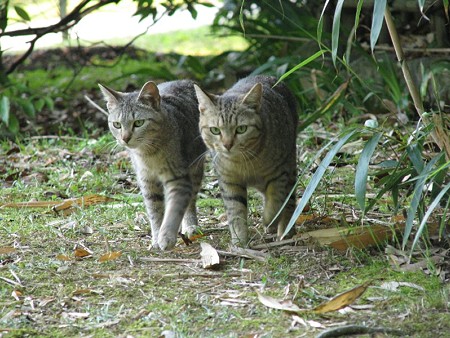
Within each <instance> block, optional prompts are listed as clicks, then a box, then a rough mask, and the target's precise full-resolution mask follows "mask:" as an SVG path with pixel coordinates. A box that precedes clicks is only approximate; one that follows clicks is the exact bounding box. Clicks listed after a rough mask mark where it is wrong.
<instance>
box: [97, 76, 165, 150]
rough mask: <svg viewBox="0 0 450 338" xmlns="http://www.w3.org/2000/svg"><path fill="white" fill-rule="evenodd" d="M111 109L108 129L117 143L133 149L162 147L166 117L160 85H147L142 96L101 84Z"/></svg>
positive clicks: (143, 88)
mask: <svg viewBox="0 0 450 338" xmlns="http://www.w3.org/2000/svg"><path fill="white" fill-rule="evenodd" d="M99 86H100V89H101V91H102V93H103V95H104V97H105V100H106V102H107V108H108V112H109V115H108V126H109V129H110V131H111V133H112V134H113V136H114V138H115V139H116V140H117V142H118V143H119V144H120V145H122V146H125V147H127V148H129V149H139V148H146V149H147V150H149V149H152V148H154V150H156V149H157V148H158V139H159V131H160V129H161V124H162V123H161V122H162V114H161V112H160V110H159V104H160V96H159V91H158V88H157V87H156V85H155V84H154V83H153V82H147V83H146V84H145V85H144V86H143V87H142V89H141V91H140V92H139V93H136V92H134V93H121V92H117V91H114V90H112V89H110V88H107V87H104V86H102V85H99Z"/></svg>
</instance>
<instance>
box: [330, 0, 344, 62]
mask: <svg viewBox="0 0 450 338" xmlns="http://www.w3.org/2000/svg"><path fill="white" fill-rule="evenodd" d="M343 4H344V0H339V1H338V3H337V5H336V9H335V10H334V17H333V29H332V31H331V58H332V60H333V64H334V65H336V57H337V50H338V47H339V31H340V29H341V13H342V5H343Z"/></svg>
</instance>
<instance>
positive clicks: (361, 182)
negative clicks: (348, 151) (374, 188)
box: [355, 132, 382, 213]
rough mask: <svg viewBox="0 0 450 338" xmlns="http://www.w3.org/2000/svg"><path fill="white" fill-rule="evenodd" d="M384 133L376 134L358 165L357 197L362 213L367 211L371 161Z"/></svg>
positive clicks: (363, 152)
mask: <svg viewBox="0 0 450 338" xmlns="http://www.w3.org/2000/svg"><path fill="white" fill-rule="evenodd" d="M381 135H382V133H380V132H378V133H375V134H374V135H373V136H372V137H371V138H370V139H369V141H367V143H366V145H365V146H364V149H363V151H362V152H361V154H360V155H359V159H358V164H357V165H356V172H355V197H356V201H357V202H358V204H359V207H360V209H361V211H362V212H363V213H364V211H365V209H366V184H367V174H368V171H369V164H370V159H371V158H372V155H373V152H374V151H375V148H376V146H377V145H378V141H379V140H380V138H381Z"/></svg>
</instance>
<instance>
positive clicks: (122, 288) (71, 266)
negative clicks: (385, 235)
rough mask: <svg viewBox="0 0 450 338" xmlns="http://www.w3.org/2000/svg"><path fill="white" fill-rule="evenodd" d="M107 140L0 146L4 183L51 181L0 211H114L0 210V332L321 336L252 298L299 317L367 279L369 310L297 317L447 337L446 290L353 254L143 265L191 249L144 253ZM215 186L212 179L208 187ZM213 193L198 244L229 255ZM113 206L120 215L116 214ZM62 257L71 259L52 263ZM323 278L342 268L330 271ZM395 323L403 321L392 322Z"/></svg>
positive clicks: (125, 169) (20, 193)
mask: <svg viewBox="0 0 450 338" xmlns="http://www.w3.org/2000/svg"><path fill="white" fill-rule="evenodd" d="M110 141H111V137H110V136H109V135H107V136H104V137H101V138H100V139H99V140H98V141H93V140H89V141H87V140H86V141H83V140H81V141H77V140H71V139H62V140H54V139H50V140H48V139H42V140H38V141H36V140H33V141H26V140H25V141H23V142H22V143H21V144H20V146H19V148H20V152H19V153H13V154H11V155H6V152H7V151H8V150H9V149H10V143H8V142H3V143H2V145H1V151H0V163H1V164H2V165H5V164H7V165H6V167H5V168H6V172H4V173H3V174H2V176H3V178H5V177H7V176H8V175H10V174H12V173H14V172H17V171H19V172H20V171H23V168H22V167H21V164H25V166H29V167H30V168H32V170H31V173H36V172H45V173H47V177H48V178H47V180H44V181H33V180H31V181H30V180H28V177H27V176H26V175H25V176H23V177H22V178H18V179H17V180H16V181H14V182H11V183H12V184H11V185H9V186H6V187H3V188H2V192H1V195H0V203H4V202H7V201H8V202H13V201H15V202H19V201H22V202H23V201H29V200H31V199H35V200H58V199H60V198H59V197H57V196H56V195H52V194H51V193H49V191H50V192H53V193H62V194H64V195H67V197H79V196H83V195H87V194H91V193H97V194H102V195H107V196H109V197H113V198H115V199H116V202H115V203H113V204H99V205H95V206H90V207H87V208H82V209H77V210H75V212H73V213H71V214H68V215H64V214H61V213H55V212H53V211H51V210H50V209H29V208H19V209H14V208H0V218H1V220H0V238H1V240H0V248H2V247H6V246H13V247H15V248H16V251H15V252H13V253H9V254H3V255H0V262H1V264H2V266H3V267H4V268H3V272H4V273H3V274H2V277H5V278H7V279H9V280H11V281H13V282H6V281H5V280H1V281H0V299H1V300H0V307H1V308H2V313H3V316H2V318H3V319H2V322H0V328H2V329H6V330H7V331H8V332H9V334H8V335H7V336H12V337H14V336H17V337H18V336H23V335H36V336H42V337H43V336H52V337H64V336H66V337H67V336H73V335H77V334H79V333H80V332H81V333H82V334H84V335H92V336H93V337H112V336H117V335H121V334H130V335H133V336H157V335H160V334H161V333H162V332H163V331H164V330H170V331H173V332H175V333H176V334H177V335H178V336H181V337H198V336H214V337H229V336H237V335H238V333H239V335H251V334H258V335H263V336H270V337H279V336H285V335H286V334H287V332H290V333H289V335H293V336H297V335H300V334H303V333H305V334H306V337H313V336H315V335H316V334H317V332H318V331H317V329H314V328H312V327H308V328H304V327H303V326H299V325H297V326H296V327H294V328H291V322H292V320H291V317H290V315H289V314H287V313H283V312H281V311H278V310H273V309H269V308H267V307H265V306H263V305H262V304H261V303H259V301H258V299H257V295H256V291H257V290H258V291H262V292H264V293H265V294H268V295H271V296H273V297H276V298H283V297H284V294H285V292H287V298H289V299H294V301H295V302H296V303H297V304H299V306H300V307H303V308H311V307H314V306H316V305H318V304H320V303H322V302H323V301H324V299H326V298H328V297H333V296H334V295H336V294H338V293H340V292H343V291H346V290H349V289H351V288H353V287H355V286H356V285H359V284H362V283H364V282H365V281H367V280H372V285H371V287H369V289H368V290H367V291H366V293H365V294H364V295H363V296H362V297H361V298H360V299H359V300H357V302H356V303H357V304H369V305H373V306H374V307H373V308H369V309H368V310H357V311H354V312H349V313H345V314H344V313H339V312H335V313H330V314H328V315H327V316H319V315H314V314H311V313H308V314H304V315H302V317H303V318H304V319H305V320H314V321H318V322H320V323H322V324H323V325H325V326H329V325H332V324H333V323H337V322H350V323H355V324H358V323H361V324H362V323H366V324H369V325H373V326H385V327H390V328H395V329H401V330H404V331H405V332H408V333H414V336H417V337H426V336H427V334H428V333H430V332H431V333H432V334H439V333H442V332H446V331H447V330H450V326H449V324H448V323H450V321H449V312H448V306H449V289H448V287H445V286H443V285H442V282H441V281H440V279H439V278H438V277H436V276H427V275H425V274H424V273H422V272H415V273H400V272H396V271H394V270H393V269H392V268H391V267H390V266H389V264H388V262H387V261H386V259H385V258H384V256H383V255H382V254H379V253H375V255H374V254H369V253H368V252H365V251H363V252H357V251H352V252H350V255H347V256H346V255H343V254H340V253H337V252H333V251H331V250H327V249H324V248H316V250H315V251H310V250H309V249H308V248H307V247H305V248H304V249H301V247H298V248H299V249H300V250H297V251H292V252H290V251H287V252H283V251H280V250H278V249H272V250H271V251H270V258H269V259H268V260H267V261H265V262H258V261H255V260H242V259H241V258H237V257H222V258H223V259H224V264H223V266H222V268H221V269H220V270H218V271H208V270H204V269H202V268H201V266H200V265H199V264H198V263H195V262H194V261H193V263H183V264H178V263H171V262H168V263H158V262H149V261H146V258H175V259H177V258H184V259H193V260H197V259H199V258H200V248H199V244H198V242H195V243H194V244H193V245H190V246H184V245H183V244H181V242H180V243H179V245H178V246H177V247H176V249H175V250H174V251H172V252H167V253H160V252H157V251H151V250H150V251H149V250H148V248H149V245H150V238H149V237H148V236H147V235H146V234H147V228H148V225H146V224H144V223H142V221H140V220H139V217H138V215H141V214H143V212H144V207H143V204H142V198H141V197H140V196H139V194H137V188H136V186H135V183H134V179H133V177H134V175H131V176H130V177H131V180H132V184H131V186H124V185H122V184H121V183H120V178H121V177H123V176H124V175H127V176H129V175H130V173H131V172H130V166H129V164H127V165H125V166H124V164H123V163H121V162H122V161H123V159H120V158H116V157H115V155H114V153H111V151H110V146H109V144H110ZM68 154H70V155H68ZM68 156H69V157H68ZM94 158H95V160H93V159H94ZM87 172H89V173H90V174H86V173H87ZM31 173H29V174H31ZM211 179H214V177H208V178H207V180H211ZM211 193H212V195H210V194H211ZM216 193H217V192H215V191H214V189H213V190H211V191H210V190H205V191H203V192H202V194H203V195H202V196H203V197H202V198H200V200H199V202H198V207H199V216H200V219H202V220H203V221H202V226H203V227H204V228H207V229H208V231H207V236H206V237H205V238H202V239H201V240H200V241H207V242H209V243H211V244H212V245H213V246H215V247H216V248H218V249H222V250H228V244H229V235H228V232H227V231H226V230H225V231H224V229H219V228H217V224H216V223H217V221H216V217H217V214H216V212H215V211H217V210H219V212H218V213H220V212H221V211H223V206H222V202H221V200H220V199H218V198H217V197H215V194H216ZM255 201H256V200H255ZM132 203H137V205H134V204H133V205H132ZM255 203H259V202H255ZM114 204H116V205H119V207H115V208H112V207H111V206H112V205H114ZM253 219H256V220H257V219H258V216H257V215H255V216H254V217H253ZM87 230H89V231H87ZM253 231H255V230H254V229H253V228H252V232H253ZM259 231H260V230H259ZM106 241H108V246H109V248H110V250H111V251H121V252H122V255H121V257H120V258H118V259H116V260H112V261H109V262H105V263H100V262H99V261H98V259H99V257H100V256H101V255H103V254H104V253H106V252H107V250H108V246H107V244H106ZM76 247H86V248H88V249H89V250H91V251H92V256H91V257H88V258H84V259H75V257H74V249H75V248H76ZM59 254H64V255H66V256H68V257H71V260H70V261H62V260H60V259H58V257H57V256H58V255H59ZM331 267H334V268H336V267H339V269H337V270H329V269H330V268H331ZM332 271H335V272H332ZM16 278H17V279H16ZM388 281H404V282H411V283H415V284H417V285H419V286H421V287H423V288H424V289H425V291H420V290H416V289H413V288H405V287H402V288H400V289H399V291H397V292H392V291H386V290H383V289H380V286H381V285H382V283H383V282H388ZM14 282H18V283H16V284H15V283H14ZM16 291H18V292H20V293H19V294H18V300H16V299H14V298H13V297H12V296H11V294H12V293H13V292H16ZM371 297H375V298H373V299H375V300H371ZM233 300H235V303H233ZM31 301H32V302H33V306H32V305H31ZM399 313H409V315H408V316H407V317H406V319H405V320H404V321H399V320H398V315H399ZM7 314H9V315H7ZM30 318H31V321H30ZM419 319H420V320H419ZM80 330H81V331H80ZM290 330H292V331H290Z"/></svg>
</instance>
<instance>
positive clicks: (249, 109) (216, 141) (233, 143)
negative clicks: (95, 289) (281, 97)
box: [194, 83, 263, 157]
mask: <svg viewBox="0 0 450 338" xmlns="http://www.w3.org/2000/svg"><path fill="white" fill-rule="evenodd" d="M194 87H195V92H196V94H197V100H198V103H199V110H200V123H199V126H200V132H201V135H202V138H203V140H204V141H205V144H206V145H207V146H208V148H209V149H212V150H214V151H215V152H216V153H218V154H223V155H224V156H227V157H234V156H241V155H243V156H246V154H248V155H250V156H251V154H252V150H254V149H255V148H257V147H258V146H259V145H260V139H261V136H262V134H261V132H262V128H263V125H262V120H261V116H260V107H261V96H262V85H261V84H260V83H257V84H255V85H254V86H253V87H252V88H251V89H250V90H249V91H248V92H247V93H243V94H236V95H235V94H233V95H231V94H228V95H227V94H225V95H222V96H216V95H213V94H209V93H205V92H204V91H203V90H201V89H200V88H199V87H198V86H196V85H194Z"/></svg>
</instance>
